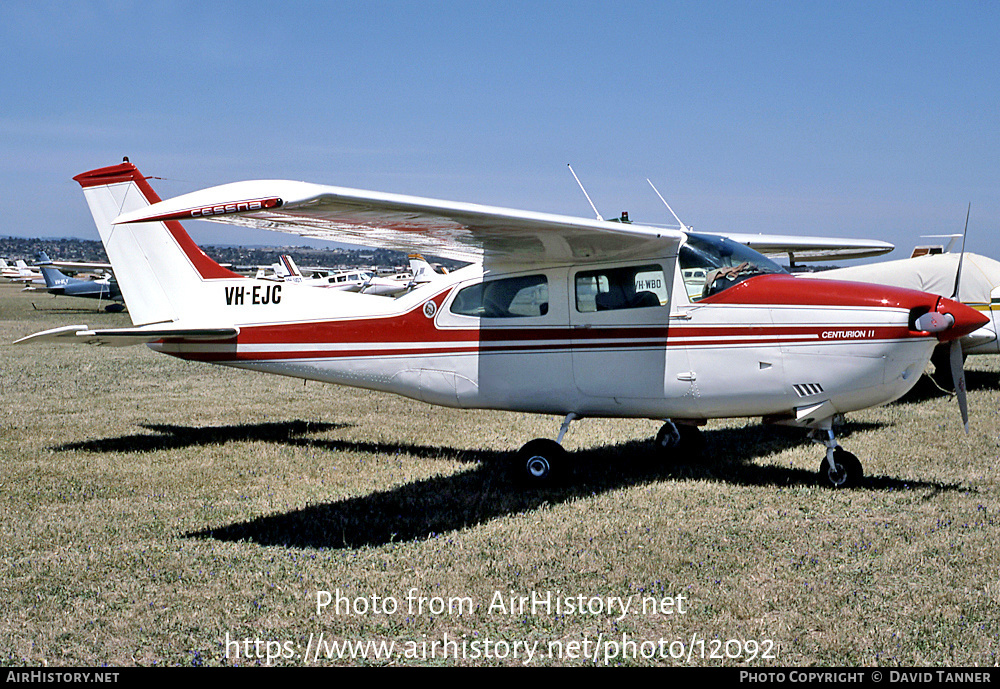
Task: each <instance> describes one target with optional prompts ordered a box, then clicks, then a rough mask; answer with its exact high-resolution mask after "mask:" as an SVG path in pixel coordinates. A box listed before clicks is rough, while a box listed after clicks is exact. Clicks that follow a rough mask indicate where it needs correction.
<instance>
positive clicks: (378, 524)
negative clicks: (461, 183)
mask: <svg viewBox="0 0 1000 689" xmlns="http://www.w3.org/2000/svg"><path fill="white" fill-rule="evenodd" d="M18 289H19V288H18V287H16V286H13V285H2V286H0V376H2V377H0V386H2V398H0V399H2V419H3V423H2V427H0V484H2V486H0V490H2V495H3V502H2V509H3V514H2V521H0V528H2V550H0V555H2V560H0V562H2V568H3V574H2V577H0V582H2V587H3V588H2V595H0V643H2V650H3V662H4V663H5V664H7V665H43V664H44V665H50V666H53V665H63V666H69V665H100V664H109V665H115V666H118V665H192V664H193V665H200V664H205V665H255V664H260V665H264V664H267V663H268V662H270V663H271V664H278V665H302V664H320V665H325V664H342V665H348V664H368V665H471V664H475V665H493V664H496V665H517V664H522V663H523V664H531V665H593V664H597V665H604V664H605V663H607V664H609V665H655V664H662V665H677V666H686V665H709V666H711V665H747V666H753V667H758V666H759V667H767V666H775V665H778V666H804V665H838V666H840V665H844V666H857V665H886V666H893V665H895V666H924V665H935V666H972V665H988V666H994V665H996V664H997V662H998V656H997V654H998V650H1000V556H998V554H997V545H998V543H1000V517H998V513H1000V486H998V480H997V477H998V471H1000V467H998V462H997V455H998V436H1000V432H998V426H997V423H998V409H1000V359H998V358H995V357H973V358H970V359H969V361H968V365H967V369H968V371H969V373H968V385H969V389H970V394H969V401H970V408H971V413H972V428H971V433H970V435H969V436H965V435H964V434H963V433H962V430H961V423H960V420H959V415H958V410H957V405H956V404H955V402H954V400H953V399H952V398H950V397H948V396H945V395H942V394H940V393H939V392H937V391H936V390H935V389H934V388H933V387H932V386H930V385H929V384H927V381H926V379H925V380H922V381H921V382H920V383H919V384H918V387H917V389H916V390H915V391H914V392H912V393H911V394H910V395H909V396H908V397H907V398H904V400H902V401H901V402H898V403H895V404H892V405H889V406H887V407H883V408H879V409H873V410H868V411H865V412H859V413H856V414H853V415H851V416H850V417H849V419H848V424H847V425H846V427H845V428H844V434H843V437H842V438H841V442H842V443H843V445H844V446H845V447H846V448H847V449H849V450H851V451H853V452H854V453H855V454H857V455H858V457H859V458H860V459H861V460H862V462H863V463H864V466H865V472H866V480H865V484H864V485H863V487H861V488H859V489H855V490H848V491H834V490H829V489H826V488H823V487H821V486H819V485H818V484H817V482H816V478H815V476H816V470H817V468H818V466H819V463H820V460H821V459H822V455H823V450H822V448H821V447H820V446H818V445H814V444H812V443H809V442H808V441H806V440H805V437H804V434H803V433H801V432H799V431H790V430H784V429H780V428H773V427H762V426H760V425H759V424H758V423H756V422H754V421H753V420H747V421H745V420H733V421H722V422H711V423H710V424H709V426H708V427H707V431H706V437H707V440H708V444H709V456H708V457H706V458H704V459H702V460H698V461H682V460H678V461H677V462H674V463H669V462H668V463H663V462H662V461H657V460H656V459H655V457H654V454H653V452H652V449H651V447H650V445H649V440H650V438H651V437H652V436H653V434H655V432H656V430H657V427H658V425H657V424H656V423H655V422H652V421H619V420H582V421H580V422H578V423H576V424H574V426H573V428H572V429H571V430H570V433H569V434H568V436H567V439H566V443H565V444H566V446H567V448H568V449H569V450H571V452H572V455H571V456H572V458H573V459H574V460H575V464H574V467H575V468H574V472H573V475H572V476H571V477H569V480H567V481H566V482H565V483H562V484H559V485H554V486H550V487H547V488H545V489H532V490H525V489H521V488H517V487H515V486H513V485H512V484H511V483H510V482H509V481H508V478H507V476H506V474H505V471H504V461H505V460H506V459H507V457H508V456H509V453H510V452H512V451H513V450H516V449H517V448H518V447H519V446H520V445H521V444H523V443H524V442H525V441H527V440H529V439H531V438H534V437H540V436H546V437H554V435H555V433H556V431H557V430H558V426H559V423H560V419H556V418H553V417H536V416H527V415H520V414H511V413H498V412H480V411H456V410H449V409H441V408H436V407H430V406H428V405H425V404H422V403H419V402H415V401H411V400H406V399H402V398H396V397H392V396H388V395H382V394H377V393H370V392H366V391H360V390H352V389H347V388H338V387H331V386H323V385H321V384H318V383H308V384H303V382H302V381H297V380H293V379H284V378H279V377H275V376H265V375H261V374H254V373H250V372H245V371H240V370H232V369H226V368H221V367H212V366H208V365H204V364H194V363H186V362H183V361H178V360H175V359H172V358H169V357H166V356H163V355H158V354H154V353H153V352H151V351H149V350H148V349H146V348H145V347H128V348H91V347H84V346H77V347H74V346H55V345H44V346H42V345H35V346H16V347H15V346H12V345H11V344H10V343H11V342H12V341H13V340H15V339H16V338H18V337H21V336H23V335H26V334H29V333H31V332H35V331H38V330H42V329H44V328H49V327H54V326H57V325H67V324H73V323H87V324H89V325H92V326H99V327H109V326H113V325H126V324H128V323H129V321H128V316H127V314H117V315H114V314H104V313H102V312H97V311H95V310H94V306H93V304H92V303H91V302H87V301H85V300H73V299H71V298H65V297H64V298H58V299H54V298H52V297H49V296H38V295H34V296H31V295H28V294H25V293H21V292H19V291H18ZM33 303H34V305H35V306H37V309H36V308H34V307H33V305H32V304H33ZM338 591H339V595H340V596H341V600H340V609H339V611H336V610H334V608H335V605H334V604H333V603H332V602H331V604H330V605H329V606H327V607H325V608H323V609H321V610H318V609H317V601H318V600H319V601H320V602H322V601H323V600H325V599H323V598H321V596H322V595H323V594H322V593H321V592H329V593H330V597H331V600H336V598H335V596H336V595H337V593H338ZM533 595H534V596H535V601H536V606H535V607H534V609H532V608H531V607H530V606H529V607H527V608H526V609H519V608H520V606H519V605H518V603H519V601H517V600H515V601H514V603H515V605H513V606H511V605H510V598H511V597H512V596H514V597H521V596H525V597H528V598H529V602H530V598H531V596H533ZM498 598H500V599H503V600H504V604H503V605H502V606H501V605H500V601H499V600H498ZM546 600H547V601H549V602H550V603H551V605H552V607H551V608H549V609H546V607H545V606H544V605H542V604H541V603H544V602H545V601H546ZM557 600H558V602H559V603H560V609H559V610H556V609H555V607H554V606H555V602H556V601H557ZM616 601H621V602H628V604H629V605H630V608H629V609H628V611H627V613H625V614H622V612H621V610H620V608H619V607H616V605H618V604H616ZM653 601H655V603H656V609H655V610H651V609H649V607H650V605H651V603H652V602H653ZM644 603H645V605H646V607H647V609H646V610H642V608H641V606H642V604H644ZM512 608H513V609H512ZM580 608H582V609H580ZM346 641H352V642H354V641H356V642H382V643H384V644H386V645H385V646H382V647H376V646H375V645H369V646H365V647H360V648H359V647H355V648H353V652H354V653H355V655H358V654H359V653H361V651H364V652H366V653H368V656H369V657H368V658H367V659H363V658H356V659H351V657H350V654H351V651H352V649H350V648H345V647H343V646H335V643H336V644H339V643H340V642H346ZM389 643H392V644H393V647H392V649H391V657H389V658H385V657H383V658H375V657H374V656H375V653H376V652H377V651H379V650H380V648H381V649H384V650H387V651H388V650H390V649H389V648H388V646H387V644H389ZM452 643H453V644H454V645H450V644H452ZM630 644H631V645H630ZM317 646H318V647H319V648H320V649H321V655H320V658H319V659H318V660H316V658H315V656H314V649H315V648H316V647H317ZM307 649H309V651H310V658H308V659H304V658H303V657H302V656H303V654H305V653H306V651H307ZM532 650H533V651H534V652H533V653H531V651H532ZM338 653H339V654H340V655H341V656H343V657H338ZM268 654H270V656H271V658H270V659H268V657H267V656H268ZM327 654H330V655H331V657H330V658H329V659H328V658H327V657H326V655H327ZM584 656H585V657H584ZM678 656H680V657H678ZM714 656H721V657H714Z"/></svg>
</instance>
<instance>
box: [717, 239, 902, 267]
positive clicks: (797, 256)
mask: <svg viewBox="0 0 1000 689" xmlns="http://www.w3.org/2000/svg"><path fill="white" fill-rule="evenodd" d="M703 234H717V235H720V236H725V237H728V238H729V239H732V240H733V241H734V242H739V243H740V244H746V245H747V246H749V247H750V248H751V249H753V250H755V251H757V252H759V253H762V254H764V255H765V256H767V257H768V258H788V259H789V261H791V262H792V263H804V262H807V261H829V260H850V259H856V258H870V257H872V256H881V255H882V254H887V253H889V252H890V251H892V250H893V249H894V248H896V247H895V246H894V245H893V244H890V243H889V242H883V241H880V240H877V239H847V238H840V237H806V236H793V235H778V234H738V233H725V234H721V233H718V232H704V233H703Z"/></svg>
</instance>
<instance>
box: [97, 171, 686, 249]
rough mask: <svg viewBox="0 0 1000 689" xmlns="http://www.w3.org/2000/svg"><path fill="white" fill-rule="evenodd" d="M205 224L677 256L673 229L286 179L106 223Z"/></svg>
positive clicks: (239, 185)
mask: <svg viewBox="0 0 1000 689" xmlns="http://www.w3.org/2000/svg"><path fill="white" fill-rule="evenodd" d="M163 220H211V221H215V222H223V223H229V224H233V225H242V226H246V227H254V228H258V229H264V230H273V231H278V232H287V233H291V234H297V235H300V236H303V237H315V238H320V239H328V240H333V241H340V242H348V243H354V244H361V245H364V246H371V247H375V248H387V249H398V250H403V251H411V252H426V253H429V254H433V255H435V256H441V257H443V258H451V259H455V260H459V261H469V262H483V261H489V262H491V263H517V264H539V263H560V262H572V263H584V262H589V261H607V260H619V259H621V260H625V259H630V258H637V257H646V256H649V255H651V253H654V252H655V253H659V254H661V255H662V254H663V253H664V251H665V250H676V248H677V246H678V244H679V243H680V241H681V240H682V238H683V237H684V236H685V235H684V233H682V232H681V231H679V230H674V229H664V228H656V227H646V226H643V225H637V224H622V223H618V222H610V221H604V220H593V219H590V220H588V219H584V218H573V217H568V216H562V215H552V214H547V213H535V212H531V211H519V210H511V209H507V208H495V207H491V206H480V205H477V204H471V203H456V202H451V201H439V200H435V199H425V198H419V197H415V196H404V195H399V194H384V193H379V192H371V191H360V190H357V189H345V188H342V187H332V186H323V185H318V184H310V183H307V182H293V181H287V180H258V181H248V182H235V183H232V184H225V185H222V186H218V187H212V188H209V189H204V190H201V191H196V192H193V193H190V194H185V195H183V196H178V197H175V198H172V199H167V200H166V201H161V202H159V203H154V204H153V205H151V206H148V207H146V208H142V209H139V210H136V211H132V212H130V213H124V214H122V215H120V216H119V217H118V218H116V219H115V221H114V222H115V224H124V223H133V222H148V221H163Z"/></svg>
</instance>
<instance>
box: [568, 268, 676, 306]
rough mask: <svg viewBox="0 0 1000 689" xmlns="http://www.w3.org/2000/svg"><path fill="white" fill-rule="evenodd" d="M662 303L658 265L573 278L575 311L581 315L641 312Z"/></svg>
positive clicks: (662, 284)
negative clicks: (600, 312) (640, 310)
mask: <svg viewBox="0 0 1000 689" xmlns="http://www.w3.org/2000/svg"><path fill="white" fill-rule="evenodd" d="M666 303H667V281H666V279H665V278H664V276H663V268H662V267H660V266H658V265H649V266H629V267H627V268H606V269H604V270H592V271H587V272H582V273H577V274H576V310H577V311H579V312H581V313H590V312H593V311H616V310H619V309H641V308H646V307H649V306H664V305H665V304H666Z"/></svg>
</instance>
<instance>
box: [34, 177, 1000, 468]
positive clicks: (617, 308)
mask: <svg viewBox="0 0 1000 689" xmlns="http://www.w3.org/2000/svg"><path fill="white" fill-rule="evenodd" d="M74 179H75V180H76V181H77V182H79V183H80V185H81V186H82V187H83V191H84V194H85V196H86V199H87V202H88V204H89V206H90V209H91V212H92V214H93V216H94V220H95V222H96V224H97V227H98V230H99V232H100V235H101V239H102V241H103V242H104V245H105V248H106V250H107V254H108V257H109V258H110V260H111V263H112V264H113V265H114V267H115V272H116V275H117V278H118V282H119V285H120V287H121V290H122V293H123V294H124V297H125V301H126V304H127V305H128V308H129V312H130V314H131V318H132V321H133V324H134V327H130V328H113V329H103V330H94V329H91V328H89V327H88V326H86V325H72V326H66V327H62V328H55V329H53V330H48V331H45V332H41V333H36V334H35V335H31V336H28V337H26V338H22V339H21V340H19V342H37V341H57V342H65V341H74V342H84V343H90V344H98V345H128V344H139V343H147V344H148V345H149V346H150V347H151V348H152V349H154V350H156V351H160V352H164V353H167V354H170V355H173V356H177V357H180V358H183V359H190V360H197V361H206V362H211V363H216V364H223V365H227V366H235V367H240V368H246V369H252V370H257V371H264V372H268V373H276V374H281V375H287V376H295V377H299V378H305V379H311V380H319V381H324V382H328V383H338V384H343V385H352V386H357V387H364V388H369V389H373V390H381V391H386V392H392V393H396V394H400V395H405V396H407V397H412V398H415V399H419V400H423V401H425V402H429V403H434V404H440V405H445V406H450V407H463V408H480V409H504V410H513V411H523V412H534V413H542V414H555V415H559V416H562V417H563V418H564V421H563V423H562V426H561V428H560V429H559V432H558V436H557V438H556V440H551V439H548V438H542V439H536V440H532V441H530V442H528V443H527V444H525V445H524V446H523V447H522V448H521V449H520V451H519V452H518V453H517V454H516V461H517V465H518V472H519V473H521V474H522V475H523V477H524V478H525V479H526V480H529V481H530V480H547V479H550V478H551V477H552V476H553V475H554V474H558V472H559V471H560V469H561V467H562V466H563V464H564V462H566V461H567V458H566V453H565V450H564V449H563V448H562V446H561V442H562V440H563V437H564V435H565V434H566V432H567V430H568V428H569V426H570V423H571V422H572V421H573V420H575V419H580V418H585V417H588V416H590V417H636V418H650V419H662V420H664V424H663V427H662V428H661V429H660V431H659V433H658V435H657V440H656V443H657V446H658V447H660V448H662V449H663V450H664V452H669V451H676V449H677V448H678V447H682V446H683V445H684V444H685V443H686V442H689V441H690V440H691V439H692V437H697V434H698V431H697V428H696V426H697V425H700V424H703V423H704V422H705V420H706V419H709V418H721V417H757V416H759V417H763V418H764V419H765V420H766V421H771V422H778V423H784V424H790V425H795V426H799V427H804V428H809V429H812V430H813V431H814V434H813V435H814V439H815V440H817V442H821V443H822V444H823V445H825V447H826V453H825V456H824V458H823V460H822V462H821V465H820V474H821V477H822V480H824V481H826V482H828V483H829V484H830V485H832V486H837V487H839V486H850V485H856V484H857V483H858V482H859V481H860V480H861V478H862V474H863V472H862V467H861V463H860V462H859V461H858V459H857V458H856V457H855V456H854V455H853V454H851V453H849V452H847V451H846V450H844V449H842V448H841V447H840V445H839V444H838V443H837V440H836V436H835V432H834V427H833V420H834V418H835V417H837V416H838V415H840V414H843V413H846V412H851V411H854V410H858V409H863V408H866V407H870V406H874V405H879V404H885V403H887V402H890V401H892V400H894V399H896V398H898V397H899V396H901V395H902V394H904V393H905V392H906V391H907V390H909V389H910V387H912V386H913V384H914V383H915V382H916V381H917V379H918V378H919V377H920V374H921V372H922V371H923V370H924V367H925V365H926V364H927V362H928V360H929V358H930V355H931V352H932V351H933V349H934V347H935V346H936V345H937V344H938V343H940V342H945V341H952V340H956V339H957V338H960V337H961V336H962V335H964V334H966V333H969V332H971V331H973V330H975V329H977V328H979V327H980V326H981V325H982V324H983V322H984V321H985V320H986V319H985V317H984V316H982V315H981V314H979V313H978V312H976V311H975V310H973V309H970V308H969V307H967V306H965V305H963V304H961V303H958V302H956V301H953V300H950V299H947V298H944V297H939V296H935V295H931V294H927V293H924V292H918V291H911V290H906V289H899V288H892V287H885V286H875V285H866V284H858V283H848V282H829V281H820V280H815V281H806V280H800V279H797V278H795V277H792V276H791V275H789V274H787V273H786V272H785V271H784V270H783V269H782V268H781V267H780V266H778V265H777V264H775V263H774V262H772V261H771V260H769V259H767V258H765V257H764V256H762V255H761V254H758V253H756V252H755V251H753V250H751V249H749V248H747V247H746V246H744V245H742V244H740V243H738V242H734V241H732V240H729V239H727V238H725V237H719V236H708V235H699V234H695V233H688V232H684V231H681V230H671V229H663V228H654V227H646V226H642V225H638V224H625V223H616V222H608V221H604V220H600V219H590V220H588V219H581V218H573V217H567V216H560V215H551V214H544V213H535V212H528V211H519V210H509V209H502V208H493V207H486V206H480V205H474V204H467V203H454V202H447V201H437V200H431V199H424V198H417V197H410V196H401V195H395V194H385V193H376V192H368V191H358V190H351V189H344V188H339V187H331V186H321V185H316V184H308V183H304V182H292V181H281V180H271V181H250V182H238V183H234V184H227V185H223V186H220V187H213V188H210V189H205V190H202V191H198V192H194V193H192V194H186V195H183V196H180V197H176V198H173V199H170V200H167V201H160V199H159V197H158V196H157V195H156V193H155V192H154V191H153V189H152V188H151V187H150V185H149V183H148V182H147V180H146V178H144V177H143V176H142V175H141V174H140V173H139V172H138V170H137V169H136V168H135V166H133V165H132V164H131V163H129V162H128V160H127V159H126V160H125V162H123V163H122V164H119V165H114V166H110V167H106V168H101V169H97V170H93V171H90V172H86V173H83V174H81V175H78V176H77V177H75V178H74ZM186 218H200V219H208V220H217V221H222V222H228V223H233V224H237V225H243V226H253V227H258V228H263V229H270V230H280V231H286V232H292V233H297V234H302V235H306V236H313V237H326V238H332V237H336V238H337V239H339V240H340V241H347V242H350V243H355V244H367V245H370V246H376V247H392V248H396V249H404V250H411V251H418V250H425V251H427V252H428V253H432V254H434V255H439V256H442V257H443V258H454V259H458V260H462V261H468V262H471V265H469V266H466V267H464V268H461V269H458V270H455V271H453V272H451V273H449V274H447V275H437V276H436V277H435V279H434V280H433V281H432V282H430V283H427V284H424V285H419V286H417V287H415V288H414V289H412V290H411V291H409V292H407V293H405V294H403V295H402V296H399V297H398V298H395V299H386V298H384V297H378V296H374V295H368V294H364V293H354V292H340V291H335V290H327V289H315V288H312V287H308V286H303V285H298V284H294V283H287V284H276V283H274V282H271V281H265V280H256V279H253V278H247V277H243V276H240V275H237V274H235V273H232V272H230V271H229V270H227V269H225V268H223V267H222V266H220V265H218V264H217V263H215V262H214V261H212V260H211V259H210V258H209V257H208V256H207V255H206V254H205V253H204V252H202V251H201V249H199V248H198V247H197V246H196V245H195V243H194V242H193V241H192V240H191V238H190V237H189V236H188V234H187V233H186V232H185V231H184V229H183V227H182V226H181V224H180V222H179V221H180V220H182V219H186ZM685 281H692V282H695V281H696V282H697V284H685ZM960 364H961V360H960V359H959V366H960ZM959 372H960V371H959Z"/></svg>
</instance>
